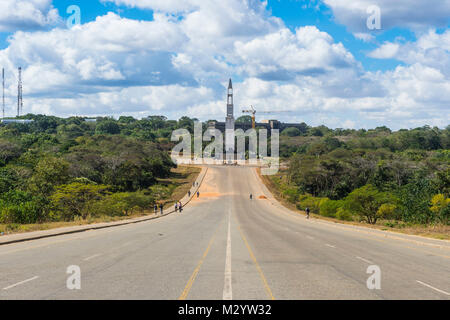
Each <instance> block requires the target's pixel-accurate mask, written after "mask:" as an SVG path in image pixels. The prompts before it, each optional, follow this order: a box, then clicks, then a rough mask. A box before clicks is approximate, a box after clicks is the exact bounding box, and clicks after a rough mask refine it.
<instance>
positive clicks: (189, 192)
mask: <svg viewBox="0 0 450 320" xmlns="http://www.w3.org/2000/svg"><path fill="white" fill-rule="evenodd" d="M188 197H189V198H190V197H191V190H189V191H188Z"/></svg>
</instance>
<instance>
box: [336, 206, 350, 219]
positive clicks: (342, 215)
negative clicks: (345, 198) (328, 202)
mask: <svg viewBox="0 0 450 320" xmlns="http://www.w3.org/2000/svg"><path fill="white" fill-rule="evenodd" d="M336 218H338V219H339V220H342V221H353V215H352V213H351V212H350V211H348V210H346V209H345V208H338V209H337V211H336Z"/></svg>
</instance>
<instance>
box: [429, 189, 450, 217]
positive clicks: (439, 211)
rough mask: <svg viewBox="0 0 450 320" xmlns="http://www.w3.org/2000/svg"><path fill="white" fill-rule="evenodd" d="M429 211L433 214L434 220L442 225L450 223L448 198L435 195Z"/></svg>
mask: <svg viewBox="0 0 450 320" xmlns="http://www.w3.org/2000/svg"><path fill="white" fill-rule="evenodd" d="M430 210H431V211H432V212H433V213H434V214H435V219H434V220H439V221H440V222H442V223H444V224H449V222H450V198H447V197H446V196H445V195H443V194H437V195H435V196H434V197H433V199H431V208H430Z"/></svg>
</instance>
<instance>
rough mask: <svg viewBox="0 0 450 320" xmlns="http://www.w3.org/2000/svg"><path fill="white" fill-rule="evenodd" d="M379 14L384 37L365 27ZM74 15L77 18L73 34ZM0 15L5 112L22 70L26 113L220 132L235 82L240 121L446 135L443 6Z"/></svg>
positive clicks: (18, 11)
mask: <svg viewBox="0 0 450 320" xmlns="http://www.w3.org/2000/svg"><path fill="white" fill-rule="evenodd" d="M373 4H375V5H377V6H378V8H379V9H380V18H381V29H380V30H369V29H368V28H367V27H366V20H367V19H368V18H369V16H370V14H369V13H368V12H366V9H367V8H368V7H369V6H370V5H373ZM406 4H407V5H406ZM70 5H78V6H79V7H80V10H81V25H80V26H77V27H75V28H72V29H68V28H67V27H66V25H65V20H66V19H67V18H68V17H69V14H68V13H67V12H66V10H67V8H68V7H69V6H70ZM0 11H2V12H3V14H2V13H0V63H1V64H2V65H3V66H4V67H5V69H6V72H7V83H9V85H7V101H8V104H11V105H12V104H13V102H14V96H15V93H14V88H15V86H14V82H15V81H16V75H15V73H16V72H15V71H14V70H15V69H16V68H17V67H18V66H19V64H20V65H21V66H22V67H23V69H24V86H25V87H24V94H25V105H26V107H28V108H25V109H27V110H28V111H29V112H34V113H44V114H55V115H60V116H69V115H112V116H120V115H123V114H131V115H133V116H136V117H143V116H147V115H150V114H165V115H167V116H168V117H169V118H177V117H180V116H182V115H189V116H195V117H198V118H201V119H203V120H207V119H211V118H215V119H219V120H221V118H222V115H223V113H224V108H225V104H224V94H225V91H224V87H225V86H226V84H227V79H228V78H229V77H232V78H233V79H234V83H235V91H236V104H237V106H236V109H238V111H237V112H236V113H238V112H239V109H240V108H243V107H245V106H248V105H250V104H252V105H256V106H257V108H259V109H260V110H271V111H272V110H274V111H276V110H287V109H289V110H292V111H293V112H292V113H291V114H290V115H289V116H287V115H283V114H280V116H279V117H280V119H281V120H290V121H292V120H294V121H306V122H308V123H310V124H312V125H319V124H325V125H328V126H330V127H354V128H360V127H366V128H367V127H374V126H378V125H389V126H391V127H393V128H402V127H416V126H421V125H425V124H428V125H437V126H441V127H443V126H446V125H448V120H449V118H448V116H444V117H442V114H449V112H448V111H450V110H449V105H450V97H449V94H447V93H446V92H450V91H448V89H450V82H449V76H450V75H449V73H450V71H449V69H450V68H449V67H450V54H449V50H450V43H449V42H450V31H449V17H450V1H449V0H444V1H441V0H439V1H437V0H431V1H429V2H428V4H424V2H423V1H420V0H409V1H406V0H398V1H396V2H392V1H389V0H375V1H369V0H354V1H352V2H351V3H349V2H348V1H344V0H315V1H304V0H268V1H267V2H263V1H260V0H229V1H228V2H224V1H218V0H208V1H206V0H203V1H200V0H186V1H178V0H150V1H148V0H147V1H141V0H133V1H131V0H102V1H96V0H89V1H87V0H78V1H76V0H53V1H52V0H8V2H6V3H4V2H2V4H0ZM444 92H445V93H444ZM8 112H9V114H11V113H12V112H13V109H12V108H10V110H8ZM236 115H237V114H236ZM283 117H284V118H283Z"/></svg>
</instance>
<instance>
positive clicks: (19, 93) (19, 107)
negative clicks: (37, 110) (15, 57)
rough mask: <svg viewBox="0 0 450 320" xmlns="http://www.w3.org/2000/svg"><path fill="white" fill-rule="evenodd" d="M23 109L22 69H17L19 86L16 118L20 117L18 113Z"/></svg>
mask: <svg viewBox="0 0 450 320" xmlns="http://www.w3.org/2000/svg"><path fill="white" fill-rule="evenodd" d="M22 109H23V98H22V67H19V84H18V86H17V116H18V117H19V116H20V113H21V112H22Z"/></svg>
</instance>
